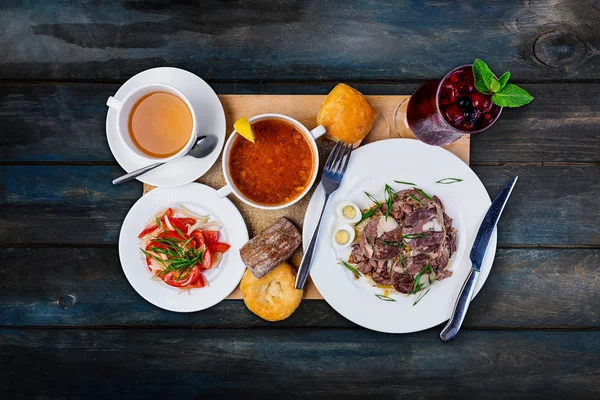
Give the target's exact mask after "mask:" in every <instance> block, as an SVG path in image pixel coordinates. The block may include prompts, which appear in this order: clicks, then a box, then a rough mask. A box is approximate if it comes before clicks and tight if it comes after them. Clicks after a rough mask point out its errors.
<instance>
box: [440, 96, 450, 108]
mask: <svg viewBox="0 0 600 400" xmlns="http://www.w3.org/2000/svg"><path fill="white" fill-rule="evenodd" d="M448 104H450V100H448V99H447V98H445V97H442V98H441V99H440V105H441V106H447V105H448Z"/></svg>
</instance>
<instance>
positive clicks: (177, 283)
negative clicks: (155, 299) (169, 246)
mask: <svg viewBox="0 0 600 400" xmlns="http://www.w3.org/2000/svg"><path fill="white" fill-rule="evenodd" d="M200 275H201V274H200V267H199V266H198V265H194V266H193V267H192V270H191V271H190V272H189V273H188V274H187V275H186V276H185V277H183V278H182V279H180V280H178V279H177V276H178V274H177V273H174V272H169V273H167V274H165V275H162V276H161V278H162V280H163V281H164V282H165V283H166V284H167V285H169V286H174V287H184V286H187V285H189V284H190V283H195V282H196V280H197V279H198V277H199V276H200Z"/></svg>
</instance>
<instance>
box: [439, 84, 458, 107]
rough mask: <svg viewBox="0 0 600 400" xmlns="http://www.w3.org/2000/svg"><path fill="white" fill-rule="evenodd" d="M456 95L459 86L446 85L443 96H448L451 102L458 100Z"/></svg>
mask: <svg viewBox="0 0 600 400" xmlns="http://www.w3.org/2000/svg"><path fill="white" fill-rule="evenodd" d="M456 96H458V88H457V87H456V86H454V85H450V87H446V85H444V87H443V88H442V97H445V98H447V99H448V101H449V102H450V103H454V102H456Z"/></svg>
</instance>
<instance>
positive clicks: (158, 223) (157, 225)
mask: <svg viewBox="0 0 600 400" xmlns="http://www.w3.org/2000/svg"><path fill="white" fill-rule="evenodd" d="M155 222H156V227H157V228H158V229H160V227H161V223H160V218H158V217H156V220H155Z"/></svg>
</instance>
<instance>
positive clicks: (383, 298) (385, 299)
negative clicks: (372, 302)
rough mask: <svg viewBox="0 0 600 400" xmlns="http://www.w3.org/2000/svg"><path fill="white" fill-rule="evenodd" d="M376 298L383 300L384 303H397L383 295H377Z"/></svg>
mask: <svg viewBox="0 0 600 400" xmlns="http://www.w3.org/2000/svg"><path fill="white" fill-rule="evenodd" d="M375 297H377V298H378V299H379V300H383V301H396V300H394V299H392V298H391V297H387V296H384V295H382V294H376V295H375Z"/></svg>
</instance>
